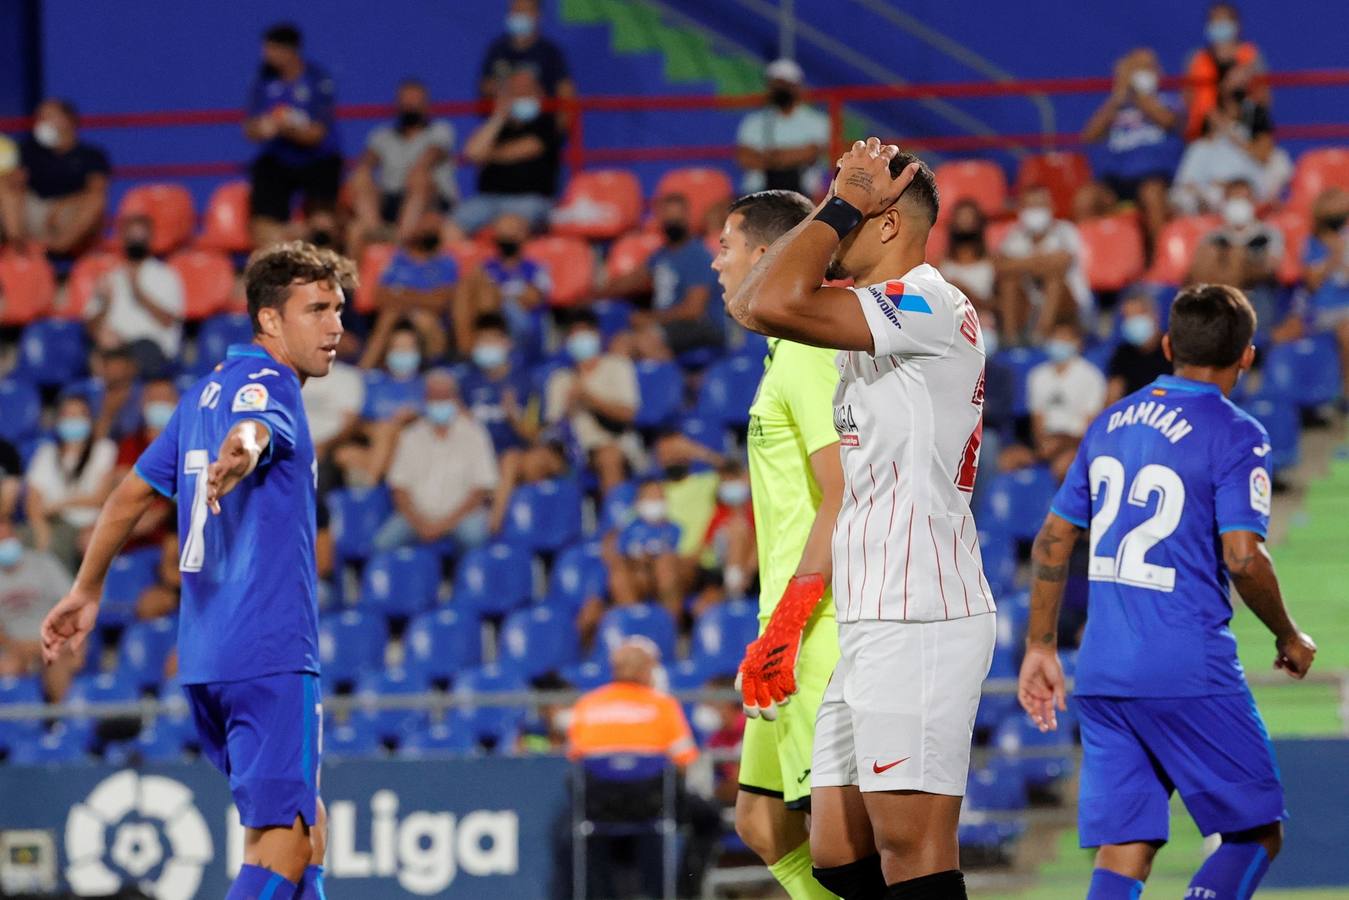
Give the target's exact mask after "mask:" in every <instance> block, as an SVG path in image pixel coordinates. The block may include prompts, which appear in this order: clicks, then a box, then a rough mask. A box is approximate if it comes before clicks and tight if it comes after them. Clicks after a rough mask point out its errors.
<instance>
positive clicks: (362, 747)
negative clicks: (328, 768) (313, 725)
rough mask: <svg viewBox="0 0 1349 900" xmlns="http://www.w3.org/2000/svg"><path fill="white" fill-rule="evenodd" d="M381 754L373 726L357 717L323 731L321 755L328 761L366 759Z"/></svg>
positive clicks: (382, 749) (381, 749) (381, 750)
mask: <svg viewBox="0 0 1349 900" xmlns="http://www.w3.org/2000/svg"><path fill="white" fill-rule="evenodd" d="M383 752H384V748H383V746H382V745H381V744H380V740H379V735H378V734H376V732H375V728H374V726H373V725H372V724H371V723H370V722H368V721H365V720H363V719H361V718H360V717H359V716H352V718H351V720H350V721H347V722H341V723H338V722H334V723H333V724H332V725H329V726H327V727H325V728H324V729H323V755H324V756H325V757H326V758H328V759H368V758H370V757H372V756H380V755H382V754H383Z"/></svg>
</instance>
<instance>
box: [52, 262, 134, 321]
mask: <svg viewBox="0 0 1349 900" xmlns="http://www.w3.org/2000/svg"><path fill="white" fill-rule="evenodd" d="M125 261H126V260H124V259H123V258H122V256H121V255H120V254H118V253H113V252H111V251H108V250H91V251H89V252H88V253H86V254H84V255H83V256H81V257H80V258H79V259H77V260H75V265H73V266H72V267H71V269H70V275H69V276H68V277H67V278H66V293H65V298H64V299H63V300H61V302H59V303H58V304H57V305H56V306H55V308H54V309H53V310H52V312H53V313H54V314H55V315H57V316H59V317H61V318H63V319H73V320H75V321H77V322H83V321H84V314H85V310H86V309H88V307H89V301H91V300H92V299H93V298H94V291H95V290H97V289H98V283H99V282H100V281H101V280H102V279H103V276H104V275H107V274H108V273H109V272H111V271H112V270H113V269H116V268H117V267H118V266H120V265H122V263H124V262H125Z"/></svg>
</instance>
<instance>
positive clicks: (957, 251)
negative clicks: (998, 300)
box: [939, 200, 997, 310]
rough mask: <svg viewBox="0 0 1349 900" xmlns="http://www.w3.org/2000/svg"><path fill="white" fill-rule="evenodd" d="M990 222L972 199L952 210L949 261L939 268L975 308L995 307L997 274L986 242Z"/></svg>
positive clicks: (949, 232)
mask: <svg viewBox="0 0 1349 900" xmlns="http://www.w3.org/2000/svg"><path fill="white" fill-rule="evenodd" d="M986 228H987V222H986V220H985V219H984V213H983V210H981V209H980V208H979V204H977V203H975V202H974V201H973V200H961V201H959V202H957V203H956V205H955V208H954V209H953V210H952V211H951V221H950V224H949V225H948V226H947V243H946V259H944V260H942V264H941V265H940V266H939V268H940V269H941V273H942V277H943V278H945V279H946V280H947V281H949V282H950V283H951V284H953V285H955V286H956V287H957V288H959V290H960V292H961V293H962V294H964V295H965V296H966V297H968V298H969V299H970V302H971V303H973V304H974V306H975V308H976V309H979V310H986V309H992V307H993V297H994V294H993V288H994V283H995V280H996V278H997V273H996V271H995V270H994V268H993V260H992V258H991V257H989V255H988V246H987V245H986V244H985V243H984V232H985V230H986Z"/></svg>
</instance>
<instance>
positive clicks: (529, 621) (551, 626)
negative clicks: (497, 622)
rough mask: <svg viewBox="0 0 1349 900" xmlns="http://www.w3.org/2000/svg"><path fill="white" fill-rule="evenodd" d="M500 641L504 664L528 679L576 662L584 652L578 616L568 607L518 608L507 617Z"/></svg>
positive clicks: (502, 662)
mask: <svg viewBox="0 0 1349 900" xmlns="http://www.w3.org/2000/svg"><path fill="white" fill-rule="evenodd" d="M499 643H500V659H499V662H500V663H501V665H502V666H503V667H504V668H507V669H511V670H513V671H515V672H518V673H519V674H520V675H522V676H524V677H525V678H526V679H534V678H538V677H539V676H540V675H546V674H548V673H549V672H557V671H559V670H561V669H562V668H564V667H566V666H569V665H572V664H573V663H575V662H576V661H577V659H578V657H579V656H580V653H581V638H580V635H579V634H577V632H576V620H575V617H574V616H573V615H572V614H571V612H570V611H568V610H553V609H550V608H549V607H547V606H531V607H528V608H526V609H518V610H516V611H515V612H513V613H511V614H510V615H509V616H507V617H506V621H505V622H504V623H503V624H502V626H501V636H500V641H499Z"/></svg>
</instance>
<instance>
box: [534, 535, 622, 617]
mask: <svg viewBox="0 0 1349 900" xmlns="http://www.w3.org/2000/svg"><path fill="white" fill-rule="evenodd" d="M608 586H609V572H608V570H607V569H606V568H605V566H604V560H603V559H602V558H601V556H600V543H599V541H586V542H585V543H582V544H576V545H574V546H571V547H568V548H567V549H565V550H563V551H562V552H561V553H559V554H558V556H557V559H556V560H554V562H553V571H552V572H551V574H550V575H549V581H548V604H549V605H550V606H560V607H564V608H565V609H569V610H575V609H577V608H578V607H580V605H581V604H582V603H583V602H584V601H585V600H586V598H588V597H603V596H604V595H605V594H607V593H608Z"/></svg>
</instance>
